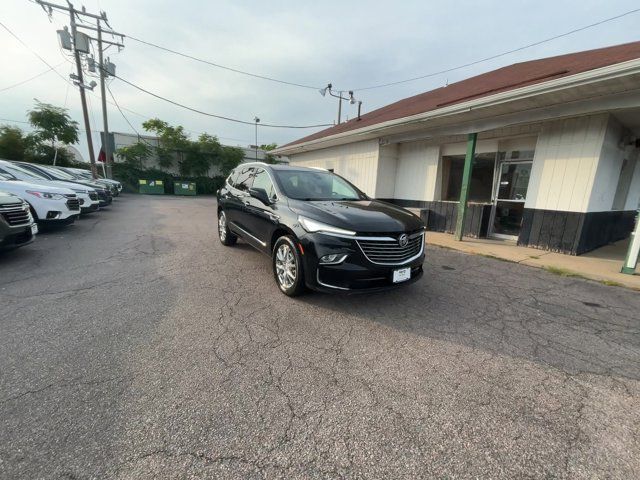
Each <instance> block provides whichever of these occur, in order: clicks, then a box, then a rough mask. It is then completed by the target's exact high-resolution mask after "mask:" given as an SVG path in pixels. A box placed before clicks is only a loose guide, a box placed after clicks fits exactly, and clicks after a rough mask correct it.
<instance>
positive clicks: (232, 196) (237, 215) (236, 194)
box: [225, 166, 254, 234]
mask: <svg viewBox="0 0 640 480" xmlns="http://www.w3.org/2000/svg"><path fill="white" fill-rule="evenodd" d="M236 172H237V174H236V175H233V176H232V182H233V184H232V185H231V188H229V191H228V193H227V198H226V201H225V213H226V215H227V220H228V221H229V222H230V223H231V228H232V229H233V226H234V225H235V226H237V227H240V229H242V230H246V228H245V226H244V225H245V224H246V215H245V202H246V200H247V199H248V198H249V188H251V182H253V172H254V168H253V167H243V166H239V167H238V168H237V169H236ZM239 233H240V234H242V231H241V232H239Z"/></svg>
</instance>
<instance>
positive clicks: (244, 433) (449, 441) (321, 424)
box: [0, 195, 640, 479]
mask: <svg viewBox="0 0 640 480" xmlns="http://www.w3.org/2000/svg"><path fill="white" fill-rule="evenodd" d="M215 227H216V225H215V200H214V199H213V198H200V197H198V198H178V197H143V196H140V197H138V196H131V195H129V196H127V197H126V201H117V202H115V203H114V205H113V206H112V207H111V209H110V210H105V211H104V212H101V213H100V214H99V215H94V216H92V217H88V218H84V219H81V220H80V221H78V222H76V224H75V225H74V226H72V227H70V228H68V229H64V230H59V231H53V232H48V233H45V234H42V235H39V237H38V239H37V241H36V242H35V243H34V244H32V245H31V246H29V247H25V248H23V249H20V250H18V251H16V252H13V253H12V254H11V255H3V256H0V298H1V304H0V305H1V310H0V332H1V333H2V334H1V335H0V366H1V369H0V478H7V479H8V478H29V479H32V478H69V479H85V478H123V479H124V478H243V479H244V478H250V479H251V478H256V479H259V478H287V479H293V478H301V479H302V478H305V479H307V478H318V479H319V478H322V479H325V478H328V479H333V478H336V479H337V478H347V479H364V478H367V479H370V478H380V479H415V478H620V479H630V478H638V477H639V476H640V438H639V431H640V415H639V413H638V412H640V313H639V312H640V295H639V294H638V293H637V292H633V291H630V290H625V289H622V288H617V287H608V286H604V285H600V284H597V283H593V282H589V281H585V280H580V279H575V278H564V277H559V276H555V275H552V274H550V273H547V272H545V271H542V270H536V269H531V268H529V267H524V266H520V265H517V264H511V263H505V262H500V261H497V260H494V259H490V258H484V257H476V256H468V255H465V254H461V253H458V252H453V251H449V250H444V249H437V248H428V250H427V254H428V259H427V262H428V263H427V265H426V274H425V276H424V278H423V279H422V280H421V281H420V282H418V283H416V284H413V285H410V286H407V287H406V288H403V289H399V290H395V291H392V292H388V293H384V294H376V295H366V296H352V297H336V296H328V295H321V294H310V295H306V296H303V297H300V298H296V299H290V298H287V297H285V296H284V295H282V294H281V293H280V292H279V291H278V289H277V287H276V284H275V282H274V281H273V277H272V273H271V270H270V262H269V260H268V258H267V257H264V256H262V255H261V254H259V253H257V252H255V251H254V250H252V249H251V248H250V247H248V246H247V245H245V244H238V245H237V246H236V247H234V248H225V247H222V246H221V245H220V243H219V242H218V240H217V237H216V229H215Z"/></svg>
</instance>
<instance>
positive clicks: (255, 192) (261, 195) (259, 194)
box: [249, 188, 271, 205]
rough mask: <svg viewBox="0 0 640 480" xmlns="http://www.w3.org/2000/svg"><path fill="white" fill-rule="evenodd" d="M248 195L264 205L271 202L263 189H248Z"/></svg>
mask: <svg viewBox="0 0 640 480" xmlns="http://www.w3.org/2000/svg"><path fill="white" fill-rule="evenodd" d="M249 195H251V196H252V197H253V198H257V199H258V200H260V201H261V202H262V203H264V204H265V205H270V204H271V200H269V195H267V191H266V190H265V189H264V188H250V189H249Z"/></svg>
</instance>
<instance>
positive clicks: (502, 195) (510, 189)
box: [491, 161, 532, 240]
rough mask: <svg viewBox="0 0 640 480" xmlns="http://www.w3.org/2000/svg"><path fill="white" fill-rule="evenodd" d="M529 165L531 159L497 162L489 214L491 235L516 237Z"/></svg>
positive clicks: (526, 185) (524, 198)
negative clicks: (491, 207)
mask: <svg viewBox="0 0 640 480" xmlns="http://www.w3.org/2000/svg"><path fill="white" fill-rule="evenodd" d="M531 165H532V162H531V161H520V162H514V161H503V162H501V163H500V164H499V167H498V174H497V182H496V183H497V185H496V190H495V192H496V193H495V197H494V201H493V211H492V214H491V234H492V236H494V237H498V238H506V239H510V240H514V239H517V238H518V235H519V234H520V228H521V227H522V215H523V213H524V202H525V201H526V199H527V189H528V187H529V177H530V176H531Z"/></svg>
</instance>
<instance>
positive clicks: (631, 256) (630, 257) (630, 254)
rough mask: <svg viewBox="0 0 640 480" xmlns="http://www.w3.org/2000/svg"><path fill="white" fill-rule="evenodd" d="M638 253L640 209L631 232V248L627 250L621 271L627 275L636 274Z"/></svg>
mask: <svg viewBox="0 0 640 480" xmlns="http://www.w3.org/2000/svg"><path fill="white" fill-rule="evenodd" d="M638 255H640V210H638V214H637V215H636V226H635V228H634V229H633V232H631V238H630V239H629V249H628V250H627V257H626V258H625V259H624V264H623V265H622V270H620V272H621V273H626V274H627V275H634V274H635V273H636V266H637V265H638Z"/></svg>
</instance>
